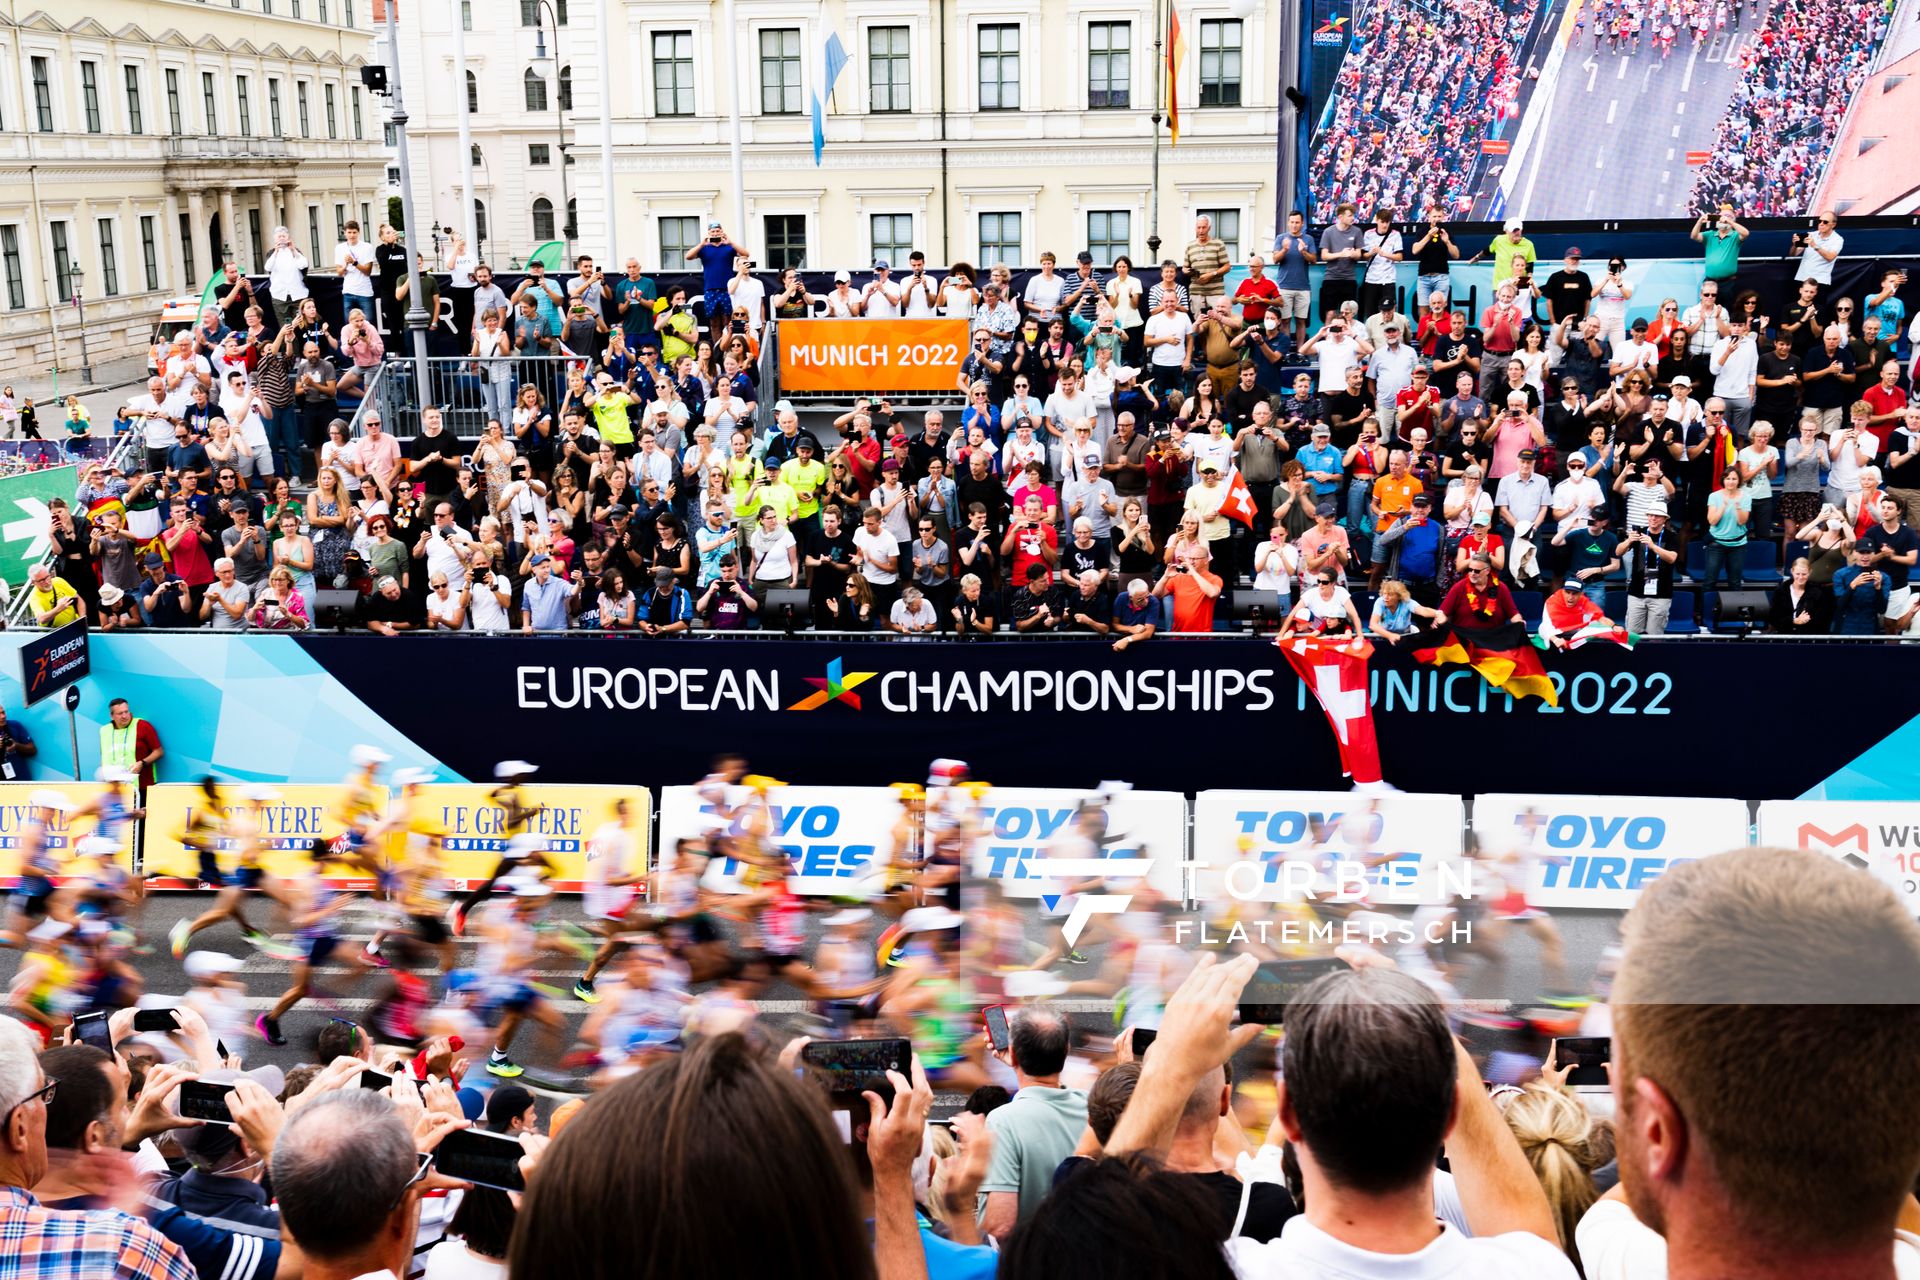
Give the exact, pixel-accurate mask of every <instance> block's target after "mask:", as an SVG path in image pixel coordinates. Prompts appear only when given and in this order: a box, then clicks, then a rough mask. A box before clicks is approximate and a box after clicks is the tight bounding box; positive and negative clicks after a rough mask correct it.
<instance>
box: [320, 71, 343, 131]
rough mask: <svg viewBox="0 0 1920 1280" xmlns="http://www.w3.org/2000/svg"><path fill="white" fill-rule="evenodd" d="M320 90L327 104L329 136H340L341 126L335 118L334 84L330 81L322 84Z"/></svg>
mask: <svg viewBox="0 0 1920 1280" xmlns="http://www.w3.org/2000/svg"><path fill="white" fill-rule="evenodd" d="M320 92H321V95H322V96H323V97H324V98H325V99H326V104H327V136H328V137H329V138H337V137H339V136H340V126H339V124H338V123H337V122H336V121H335V120H334V118H333V85H332V84H330V83H329V84H323V85H321V86H320Z"/></svg>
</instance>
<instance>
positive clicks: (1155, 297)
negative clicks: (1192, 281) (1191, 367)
mask: <svg viewBox="0 0 1920 1280" xmlns="http://www.w3.org/2000/svg"><path fill="white" fill-rule="evenodd" d="M1173 292H1174V296H1175V297H1177V298H1179V299H1180V309H1181V310H1182V311H1185V310H1186V309H1187V286H1185V285H1183V284H1176V285H1174V286H1173ZM1166 294H1167V286H1166V285H1164V284H1156V285H1154V286H1153V287H1152V288H1150V289H1148V290H1147V314H1148V315H1152V314H1153V313H1154V312H1156V311H1158V310H1159V309H1160V299H1162V298H1164V297H1165V296H1166Z"/></svg>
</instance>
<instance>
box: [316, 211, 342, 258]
mask: <svg viewBox="0 0 1920 1280" xmlns="http://www.w3.org/2000/svg"><path fill="white" fill-rule="evenodd" d="M346 238H347V206H346V205H344V204H341V203H339V202H338V201H336V202H335V203H334V206H333V242H334V243H335V244H340V243H342V242H343V241H345V240H346ZM314 261H316V262H318V261H321V259H318V258H316V259H314Z"/></svg>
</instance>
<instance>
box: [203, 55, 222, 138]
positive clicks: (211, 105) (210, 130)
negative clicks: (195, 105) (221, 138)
mask: <svg viewBox="0 0 1920 1280" xmlns="http://www.w3.org/2000/svg"><path fill="white" fill-rule="evenodd" d="M200 109H201V110H202V111H203V112H204V113H205V115H204V117H203V119H202V123H203V124H204V125H205V126H206V127H205V128H204V129H203V130H202V132H203V133H205V134H206V135H207V136H208V137H209V138H211V137H213V136H214V135H215V134H217V133H219V132H220V90H219V89H217V88H215V87H214V82H213V72H211V71H202V72H201V73H200Z"/></svg>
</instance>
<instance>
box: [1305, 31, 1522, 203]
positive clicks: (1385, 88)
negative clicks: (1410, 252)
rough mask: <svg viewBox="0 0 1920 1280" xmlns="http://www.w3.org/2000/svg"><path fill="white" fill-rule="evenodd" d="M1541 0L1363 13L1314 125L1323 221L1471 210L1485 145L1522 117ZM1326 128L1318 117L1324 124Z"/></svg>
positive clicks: (1314, 184) (1313, 174) (1314, 171)
mask: <svg viewBox="0 0 1920 1280" xmlns="http://www.w3.org/2000/svg"><path fill="white" fill-rule="evenodd" d="M1539 8H1540V5H1539V0H1463V2H1462V3H1458V4H1422V3H1418V2H1417V0H1384V2H1383V3H1380V4H1371V5H1366V6H1359V7H1356V9H1355V12H1356V14H1358V15H1360V16H1359V18H1358V20H1357V21H1356V23H1355V27H1354V33H1353V43H1352V46H1351V48H1350V52H1349V53H1348V55H1347V57H1346V60H1345V61H1344V62H1343V63H1342V64H1341V68H1340V75H1339V78H1338V80H1337V81H1336V82H1335V84H1334V89H1333V95H1332V98H1331V100H1330V102H1329V106H1330V108H1331V116H1330V117H1329V118H1327V120H1326V122H1325V124H1324V126H1323V127H1316V129H1315V143H1316V145H1315V147H1314V151H1313V158H1312V161H1311V165H1310V168H1309V170H1308V180H1309V182H1310V184H1311V186H1310V189H1311V191H1312V193H1313V205H1312V209H1313V211H1314V214H1315V216H1316V217H1317V218H1320V219H1322V220H1326V219H1330V218H1331V217H1332V216H1333V211H1334V209H1335V207H1336V206H1338V205H1340V204H1343V203H1352V204H1357V205H1359V206H1360V207H1361V208H1366V209H1372V208H1377V207H1380V206H1388V207H1392V206H1399V207H1402V208H1404V207H1408V206H1413V205H1418V204H1420V203H1422V202H1424V201H1429V200H1433V201H1438V202H1440V203H1441V204H1442V205H1443V206H1444V207H1445V208H1446V209H1448V210H1449V211H1450V212H1461V213H1464V212H1465V211H1466V209H1467V208H1468V207H1469V206H1470V205H1471V204H1472V202H1473V196H1474V192H1475V179H1476V175H1477V174H1478V173H1479V172H1480V170H1481V165H1482V160H1481V155H1480V144H1481V142H1482V141H1484V140H1486V139H1488V138H1491V137H1494V136H1495V127H1496V125H1497V124H1498V123H1499V122H1500V121H1502V120H1505V119H1506V118H1507V117H1508V116H1509V115H1510V114H1511V113H1512V112H1513V110H1514V108H1515V104H1516V103H1517V101H1518V99H1519V96H1520V91H1521V86H1522V73H1523V71H1524V69H1525V68H1524V62H1523V54H1524V50H1525V47H1526V42H1527V38H1528V33H1529V32H1530V31H1531V30H1532V28H1533V23H1534V18H1535V16H1536V15H1537V13H1538V11H1539ZM1316 125H1318V122H1316Z"/></svg>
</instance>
